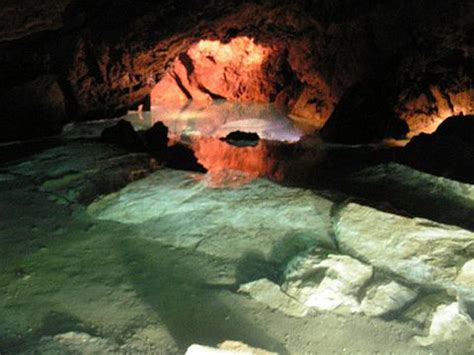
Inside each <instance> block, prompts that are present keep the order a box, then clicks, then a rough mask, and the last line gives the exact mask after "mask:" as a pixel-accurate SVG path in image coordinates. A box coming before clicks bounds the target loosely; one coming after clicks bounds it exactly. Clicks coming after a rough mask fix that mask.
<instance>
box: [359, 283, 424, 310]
mask: <svg viewBox="0 0 474 355" xmlns="http://www.w3.org/2000/svg"><path fill="white" fill-rule="evenodd" d="M416 296H417V292H416V291H414V290H411V289H409V288H407V287H405V286H402V285H400V284H399V283H397V282H395V281H392V282H390V283H388V284H386V285H382V286H378V287H376V288H373V289H371V290H369V291H368V293H367V295H366V297H365V298H364V299H363V300H362V303H361V310H362V312H363V313H364V314H366V315H368V316H371V317H381V316H385V315H389V314H392V313H394V312H397V311H400V310H401V309H403V308H404V307H405V306H407V305H408V304H410V303H411V302H413V300H414V299H415V298H416Z"/></svg>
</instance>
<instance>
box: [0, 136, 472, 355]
mask: <svg viewBox="0 0 474 355" xmlns="http://www.w3.org/2000/svg"><path fill="white" fill-rule="evenodd" d="M3 149H4V151H7V150H8V151H9V152H10V153H11V151H12V149H11V147H10V148H8V149H6V148H5V147H3ZM318 159H319V157H318ZM286 164H288V161H286ZM295 164H296V163H295ZM287 169H288V170H291V168H288V167H287ZM295 169H297V167H295ZM333 169H334V168H333ZM336 170H337V168H336ZM228 173H229V175H228V176H227V178H229V176H230V178H232V176H233V175H232V174H233V172H228ZM234 173H235V172H234ZM212 174H215V172H211V173H208V174H198V173H191V172H185V171H176V170H170V169H166V168H162V167H160V166H159V164H157V163H156V161H154V160H153V159H150V157H149V156H147V155H146V154H129V153H127V152H124V151H122V150H120V149H118V148H115V147H111V146H108V145H104V144H101V143H99V142H98V141H97V140H96V139H95V138H94V134H90V135H88V136H87V137H86V138H84V136H83V137H82V138H81V137H79V136H78V134H75V133H73V132H71V131H69V132H67V133H66V135H65V136H63V139H59V140H58V141H56V142H54V144H51V145H46V146H44V147H43V148H42V151H41V152H38V153H37V154H34V155H30V156H28V157H23V158H20V159H17V158H15V159H14V160H11V161H9V162H7V163H4V164H3V165H1V166H0V196H1V198H0V250H1V258H0V320H1V322H0V353H2V354H4V353H5V354H11V353H48V354H50V353H51V354H91V353H116V354H122V353H123V354H125V353H127V354H130V353H162V354H182V353H184V352H185V351H186V349H187V348H188V347H189V346H190V345H191V344H195V343H197V344H202V345H207V346H212V347H215V346H216V345H217V344H219V343H222V342H223V341H225V340H235V341H242V342H245V343H246V344H249V345H251V346H254V347H258V348H262V349H265V350H267V351H272V352H277V353H280V354H334V353H350V354H373V353H383V354H385V353H394V354H425V353H426V354H433V353H434V354H445V353H452V354H467V353H472V352H474V347H473V344H474V342H473V336H474V324H473V322H472V318H471V317H472V316H473V312H474V308H473V304H474V296H473V294H474V291H473V288H474V266H473V258H474V233H473V232H472V230H473V228H474V225H473V221H474V220H473V216H474V213H473V212H474V187H473V186H472V185H468V184H462V183H458V182H455V181H452V180H448V179H444V178H438V177H433V176H431V175H428V174H424V173H419V172H417V171H415V170H412V169H410V168H407V167H404V166H401V165H396V164H380V165H376V166H372V167H365V168H354V169H353V170H352V171H347V169H346V170H345V171H344V173H343V174H337V173H335V172H334V171H330V172H322V171H320V172H318V173H317V174H316V173H315V175H314V176H315V177H317V178H318V179H316V178H315V179H314V180H313V181H309V182H308V181H306V182H305V183H304V184H299V183H297V182H295V181H284V183H285V186H283V185H281V184H277V183H275V182H272V181H269V180H267V179H263V178H258V179H255V180H252V181H245V183H244V184H242V185H241V186H236V185H235V184H231V185H223V186H215V184H212V183H210V182H211V181H214V180H213V176H212ZM290 175H291V174H290ZM236 176H237V175H236Z"/></svg>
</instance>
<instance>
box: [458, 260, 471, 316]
mask: <svg viewBox="0 0 474 355" xmlns="http://www.w3.org/2000/svg"><path fill="white" fill-rule="evenodd" d="M456 288H457V293H458V295H457V296H458V302H459V307H460V309H461V310H462V311H463V312H465V313H467V314H469V315H470V316H471V318H472V317H474V259H472V260H469V261H468V262H466V263H465V264H464V266H463V267H462V269H461V271H460V272H459V275H458V277H457V278H456Z"/></svg>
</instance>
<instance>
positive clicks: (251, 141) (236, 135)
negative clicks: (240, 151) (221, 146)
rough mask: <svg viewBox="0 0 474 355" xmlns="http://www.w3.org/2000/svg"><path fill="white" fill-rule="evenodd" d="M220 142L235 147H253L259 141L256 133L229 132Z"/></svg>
mask: <svg viewBox="0 0 474 355" xmlns="http://www.w3.org/2000/svg"><path fill="white" fill-rule="evenodd" d="M222 140H224V141H226V142H227V143H229V144H231V145H235V146H236V147H255V146H256V145H257V144H258V141H259V140H260V137H259V136H258V134H257V133H252V132H242V131H234V132H230V133H229V134H228V135H227V136H226V137H225V138H222Z"/></svg>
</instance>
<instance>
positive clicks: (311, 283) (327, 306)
mask: <svg viewBox="0 0 474 355" xmlns="http://www.w3.org/2000/svg"><path fill="white" fill-rule="evenodd" d="M312 259H313V260H312ZM319 260H320V257H319V256H316V257H314V256H310V257H309V258H308V259H307V260H306V261H305V262H303V263H302V268H301V271H299V272H298V274H295V273H294V272H290V273H287V275H288V279H287V282H286V283H285V284H284V286H283V289H284V290H285V292H287V293H288V294H289V295H290V296H291V297H293V298H295V299H297V300H298V301H299V302H301V303H302V304H304V305H305V306H307V307H310V308H315V309H317V310H320V311H336V312H338V313H349V314H350V313H355V312H359V308H360V304H359V300H358V294H359V293H360V291H361V289H362V288H363V287H364V286H365V285H366V284H367V282H368V281H369V280H370V279H371V277H372V274H373V269H372V267H371V266H369V265H365V264H363V263H361V262H360V261H358V260H356V259H353V258H351V257H349V256H345V255H329V256H328V257H327V259H324V260H322V261H319Z"/></svg>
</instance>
